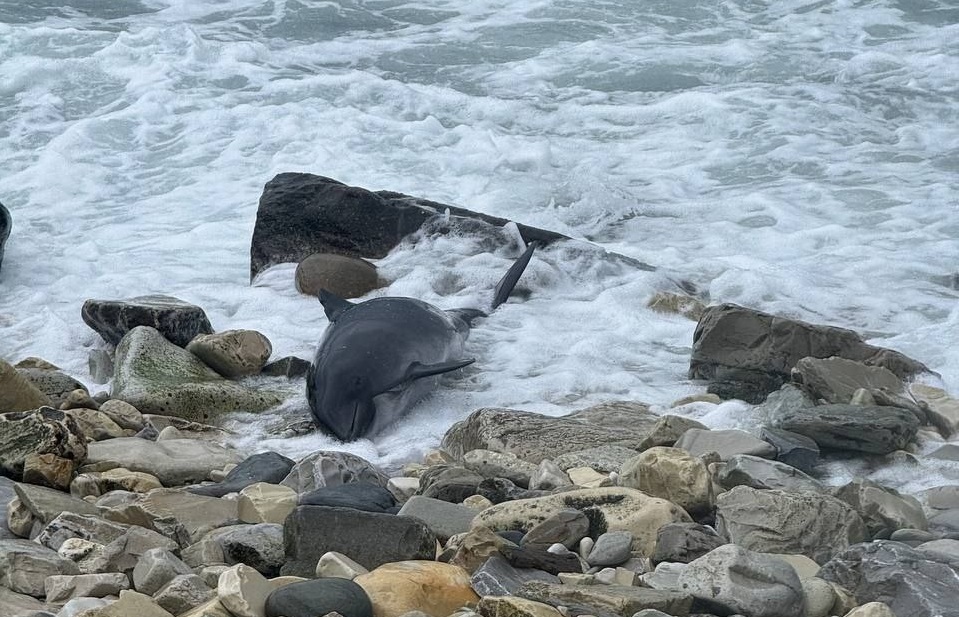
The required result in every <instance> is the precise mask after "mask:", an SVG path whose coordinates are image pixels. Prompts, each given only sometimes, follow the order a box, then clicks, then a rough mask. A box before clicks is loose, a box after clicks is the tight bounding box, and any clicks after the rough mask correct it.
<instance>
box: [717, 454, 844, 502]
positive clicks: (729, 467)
mask: <svg viewBox="0 0 959 617" xmlns="http://www.w3.org/2000/svg"><path fill="white" fill-rule="evenodd" d="M717 479H718V481H719V483H720V484H721V485H722V486H723V488H727V489H730V488H733V487H736V486H750V487H752V488H758V489H777V490H782V491H786V492H791V493H798V492H800V491H812V492H814V493H823V492H826V487H825V486H824V485H823V484H822V482H820V481H819V480H817V479H815V478H812V477H810V476H807V475H806V474H804V473H803V472H801V471H799V470H798V469H796V468H795V467H790V466H789V465H786V464H785V463H780V462H777V461H770V460H768V459H764V458H759V457H758V456H749V455H748V454H737V455H736V456H732V457H730V458H729V460H728V461H726V465H725V466H724V467H723V469H722V471H720V472H719V474H718V477H717Z"/></svg>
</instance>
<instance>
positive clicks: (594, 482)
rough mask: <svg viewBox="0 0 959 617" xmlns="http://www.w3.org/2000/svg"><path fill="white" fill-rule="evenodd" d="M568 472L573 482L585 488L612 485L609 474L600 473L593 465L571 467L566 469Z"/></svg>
mask: <svg viewBox="0 0 959 617" xmlns="http://www.w3.org/2000/svg"><path fill="white" fill-rule="evenodd" d="M566 474H567V475H568V476H569V479H570V481H571V482H572V483H573V484H575V485H576V486H582V487H583V488H599V487H601V486H611V485H612V482H611V481H610V479H609V474H605V473H599V472H598V471H596V470H595V469H593V468H591V467H570V468H569V469H567V470H566Z"/></svg>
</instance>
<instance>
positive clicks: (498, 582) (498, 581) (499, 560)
mask: <svg viewBox="0 0 959 617" xmlns="http://www.w3.org/2000/svg"><path fill="white" fill-rule="evenodd" d="M529 581H540V582H544V583H553V584H558V583H559V582H560V580H559V578H557V577H556V576H555V575H552V574H549V573H547V572H543V571H542V570H535V569H532V568H514V567H513V566H511V565H510V564H509V562H508V561H506V559H504V558H503V557H501V556H499V555H494V556H492V557H490V558H489V559H488V560H486V562H485V563H484V564H483V565H482V566H480V567H479V569H478V570H476V572H474V573H473V576H472V577H471V578H470V584H471V585H472V586H473V590H474V591H476V593H478V594H479V595H480V596H482V597H485V596H509V595H515V593H516V592H517V590H519V588H520V587H521V586H522V585H523V583H526V582H529Z"/></svg>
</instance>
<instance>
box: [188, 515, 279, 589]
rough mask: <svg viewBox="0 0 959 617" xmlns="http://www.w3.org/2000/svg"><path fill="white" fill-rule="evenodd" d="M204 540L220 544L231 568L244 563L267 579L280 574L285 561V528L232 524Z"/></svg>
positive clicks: (271, 525)
mask: <svg viewBox="0 0 959 617" xmlns="http://www.w3.org/2000/svg"><path fill="white" fill-rule="evenodd" d="M204 539H205V540H211V541H213V542H216V543H217V544H218V545H220V548H221V549H222V550H223V557H224V560H225V561H226V563H227V564H229V565H233V564H237V563H244V564H246V565H248V566H250V567H252V568H254V569H255V570H257V571H258V572H259V573H260V574H263V575H264V576H267V577H272V576H276V575H278V574H279V573H280V566H282V565H283V561H284V558H285V557H284V546H283V525H277V524H274V523H261V524H258V525H231V526H228V527H221V528H220V529H214V530H213V531H211V532H210V533H208V534H207V535H206V536H205V537H204Z"/></svg>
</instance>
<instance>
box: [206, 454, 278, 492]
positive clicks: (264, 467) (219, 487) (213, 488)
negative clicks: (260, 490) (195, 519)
mask: <svg viewBox="0 0 959 617" xmlns="http://www.w3.org/2000/svg"><path fill="white" fill-rule="evenodd" d="M293 465H294V462H293V461H292V460H290V459H288V458H287V457H285V456H283V455H282V454H277V453H276V452H261V453H260V454H254V455H253V456H249V457H247V458H245V459H243V461H242V462H240V463H239V464H238V465H237V466H236V467H234V468H233V469H231V470H230V472H229V473H228V474H227V475H226V478H224V479H223V481H222V482H217V483H216V484H204V485H201V486H191V487H190V488H188V489H187V490H188V491H190V492H191V493H195V494H197V495H206V496H208V497H223V496H224V495H226V494H227V493H239V492H240V491H242V490H243V489H244V488H246V487H247V486H250V485H251V484H255V483H257V482H267V483H269V484H279V483H280V482H282V481H283V479H284V478H286V477H287V476H288V475H289V474H290V471H291V470H292V469H293Z"/></svg>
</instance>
